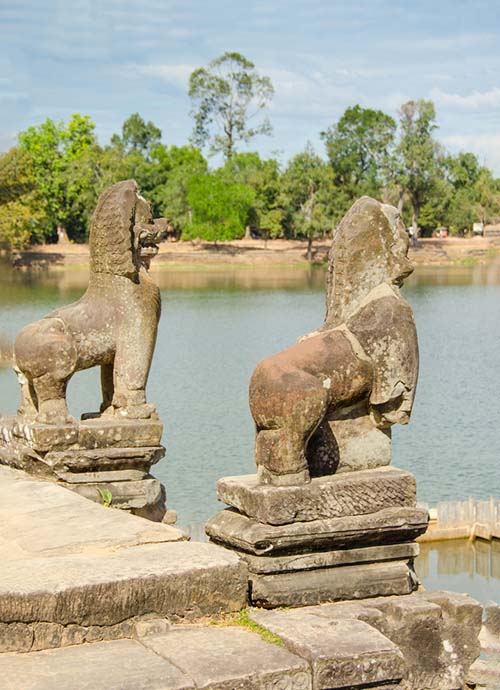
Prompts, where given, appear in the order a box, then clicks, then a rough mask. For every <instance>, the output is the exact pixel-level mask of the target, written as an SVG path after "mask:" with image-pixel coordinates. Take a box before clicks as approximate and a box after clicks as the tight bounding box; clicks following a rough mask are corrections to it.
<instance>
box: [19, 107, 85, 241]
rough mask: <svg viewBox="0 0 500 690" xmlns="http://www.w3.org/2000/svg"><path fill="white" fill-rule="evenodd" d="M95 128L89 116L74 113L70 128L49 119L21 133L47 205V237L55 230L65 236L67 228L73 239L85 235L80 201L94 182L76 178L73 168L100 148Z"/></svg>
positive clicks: (39, 188)
mask: <svg viewBox="0 0 500 690" xmlns="http://www.w3.org/2000/svg"><path fill="white" fill-rule="evenodd" d="M94 129H95V125H94V123H93V122H92V120H91V119H90V117H89V116H88V115H79V114H75V115H72V116H71V119H70V120H69V122H68V124H67V125H64V123H63V122H59V123H56V122H54V121H53V120H51V119H50V118H47V119H46V120H45V122H43V123H42V124H41V125H38V126H35V127H29V128H28V129H27V130H26V131H25V132H21V133H20V134H19V145H20V148H21V149H22V150H24V151H26V152H27V153H28V154H29V156H30V158H31V162H32V169H33V176H34V178H35V182H36V187H37V190H38V193H39V195H40V197H41V198H42V199H43V202H44V205H45V209H46V216H47V224H48V227H46V228H45V234H46V235H47V236H48V235H50V233H51V232H52V231H53V229H54V227H57V232H58V235H61V234H65V233H66V229H67V228H68V227H70V228H71V230H72V234H73V235H74V236H78V235H79V234H82V233H84V232H85V227H84V226H83V225H82V218H81V215H80V213H79V200H80V197H81V195H82V194H84V193H85V191H86V185H89V184H90V185H91V184H92V183H93V180H92V178H91V176H86V177H84V178H81V177H77V178H75V177H74V176H73V166H75V165H76V164H77V163H78V161H79V159H80V158H81V156H83V155H84V154H85V153H87V152H89V150H90V149H92V148H93V147H96V146H97V141H96V138H95V134H94ZM70 181H71V183H70ZM75 204H76V207H75Z"/></svg>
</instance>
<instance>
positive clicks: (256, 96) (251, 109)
mask: <svg viewBox="0 0 500 690" xmlns="http://www.w3.org/2000/svg"><path fill="white" fill-rule="evenodd" d="M273 94H274V89H273V86H272V84H271V80H270V79H269V78H268V77H262V76H260V75H259V74H258V73H257V72H256V71H255V65H254V64H253V62H251V61H250V60H247V59H246V58H245V57H243V55H240V53H234V52H228V53H224V55H221V56H220V57H218V58H216V59H215V60H212V62H210V64H209V65H208V67H200V68H198V69H196V70H194V72H192V73H191V76H190V77H189V96H190V98H191V100H192V102H193V110H192V113H191V114H192V115H193V117H194V122H195V125H194V130H193V137H192V140H193V143H194V144H195V146H199V147H200V148H202V147H203V146H205V144H207V143H208V142H209V144H210V153H212V154H215V153H222V154H223V155H224V157H225V158H226V159H229V158H231V157H232V156H233V154H234V152H235V146H236V143H237V142H238V141H244V142H248V141H250V140H251V139H253V138H254V137H255V136H257V135H258V134H270V133H271V125H270V123H269V121H268V120H267V119H264V120H262V121H261V122H260V124H256V125H255V126H253V127H250V126H249V121H250V119H251V118H253V117H254V116H255V115H257V113H259V112H260V111H261V110H262V109H263V108H265V107H266V106H267V104H268V103H269V101H270V100H271V98H272V96H273Z"/></svg>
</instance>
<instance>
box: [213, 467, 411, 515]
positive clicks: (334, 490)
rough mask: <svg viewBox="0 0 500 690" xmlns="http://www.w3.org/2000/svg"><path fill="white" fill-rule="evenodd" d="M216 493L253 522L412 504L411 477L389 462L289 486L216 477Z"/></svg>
mask: <svg viewBox="0 0 500 690" xmlns="http://www.w3.org/2000/svg"><path fill="white" fill-rule="evenodd" d="M217 496H218V498H219V500H220V501H222V502H223V503H226V504H227V505H229V506H231V507H233V508H236V509H237V510H238V511H239V512H240V513H243V514H244V515H247V516H248V517H251V518H254V519H255V520H257V521H258V522H262V523H266V524H269V525H284V524H289V523H292V522H309V521H311V520H325V519H328V518H338V517H347V516H353V515H366V514H368V513H376V512H377V511H379V510H383V509H384V508H395V507H415V504H416V483H415V477H414V476H413V475H412V474H411V473H410V472H405V471H403V470H399V469H397V468H395V467H381V468H378V469H371V470H363V471H359V472H348V473H344V474H337V475H331V476H326V477H318V478H316V479H313V480H312V481H311V482H310V483H309V484H302V485H295V486H271V485H269V484H261V483H259V480H258V477H257V475H252V474H250V475H243V476H239V477H225V478H224V479H220V480H219V482H218V483H217Z"/></svg>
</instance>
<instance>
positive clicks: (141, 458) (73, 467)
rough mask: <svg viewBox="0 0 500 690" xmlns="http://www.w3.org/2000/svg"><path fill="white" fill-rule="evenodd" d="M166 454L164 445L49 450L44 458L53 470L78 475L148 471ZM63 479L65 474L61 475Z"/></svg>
mask: <svg viewBox="0 0 500 690" xmlns="http://www.w3.org/2000/svg"><path fill="white" fill-rule="evenodd" d="M164 455H165V448H163V446H155V447H153V448H148V447H142V448H120V447H119V448H114V447H108V448H95V449H91V450H89V449H86V448H82V449H80V450H67V451H53V452H48V453H47V454H46V455H45V456H44V458H43V460H44V462H45V463H46V464H47V465H49V466H50V467H51V468H53V470H54V472H55V473H56V474H57V475H58V476H61V474H60V473H63V472H67V473H70V472H71V473H72V474H78V473H81V472H96V471H103V472H104V471H116V470H123V471H125V470H131V471H133V470H135V471H138V472H141V471H146V472H147V471H148V470H149V468H150V467H151V465H154V464H156V463H157V462H158V461H159V460H161V459H162V458H163V456H164ZM62 478H64V477H62Z"/></svg>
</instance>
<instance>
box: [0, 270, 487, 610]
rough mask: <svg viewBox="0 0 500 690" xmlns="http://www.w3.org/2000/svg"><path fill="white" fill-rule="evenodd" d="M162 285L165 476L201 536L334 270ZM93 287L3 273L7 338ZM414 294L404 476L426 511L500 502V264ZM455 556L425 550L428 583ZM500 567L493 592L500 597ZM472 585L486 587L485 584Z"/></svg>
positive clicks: (432, 280)
mask: <svg viewBox="0 0 500 690" xmlns="http://www.w3.org/2000/svg"><path fill="white" fill-rule="evenodd" d="M155 276H156V279H157V280H158V282H159V284H160V286H161V288H162V298H163V316H162V320H161V322H160V329H159V337H158V344H157V348H156V353H155V358H154V362H153V366H152V372H151V376H150V382H149V390H148V397H149V399H150V400H151V401H152V402H154V403H155V404H156V406H157V408H158V411H159V413H160V416H161V418H162V420H163V421H164V424H165V435H164V441H163V442H164V444H165V445H166V447H167V457H166V458H165V459H164V460H163V461H162V462H161V463H160V464H159V465H158V466H157V467H156V472H155V473H156V475H157V476H158V477H159V478H160V479H161V480H162V481H163V482H164V483H165V484H166V487H167V495H168V505H169V507H171V508H175V509H176V510H177V511H178V514H179V523H180V524H181V525H189V524H193V523H195V524H196V523H200V522H203V521H204V520H205V519H206V518H207V517H209V516H210V515H212V514H213V513H214V512H215V511H216V510H218V509H219V508H220V505H218V504H217V501H216V499H215V484H216V481H217V479H218V478H219V477H221V476H224V475H228V474H229V475H231V474H243V473H248V472H253V467H254V466H253V457H252V445H253V426H252V420H251V417H250V413H249V410H248V398H247V387H248V381H249V378H250V375H251V373H252V370H253V368H254V367H255V365H256V363H257V362H258V361H259V360H260V359H262V358H263V357H265V356H267V355H269V354H272V353H273V352H277V351H278V350H280V349H282V348H284V347H286V346H288V345H290V344H291V343H293V342H294V340H295V339H296V338H297V337H298V336H300V335H302V334H304V333H306V332H308V331H310V330H312V329H314V328H316V327H317V326H318V325H320V324H321V322H322V320H323V315H324V272H323V269H321V268H314V267H313V268H307V267H306V268H284V267H279V266H278V267H273V266H269V267H265V268H262V267H259V268H257V267H256V268H246V267H239V268H237V267H236V268H233V267H227V268H224V269H219V268H210V269H201V268H199V269H196V270H192V269H188V268H185V269H181V270H179V269H175V270H173V269H168V268H163V269H161V271H158V272H156V274H155ZM85 286H86V274H85V272H84V271H82V270H79V269H67V270H66V271H65V272H62V273H54V274H51V275H36V274H35V275H33V274H32V275H22V274H12V273H10V272H9V271H6V270H4V271H1V272H0V306H1V309H2V321H1V325H0V331H1V332H2V333H3V334H7V335H9V336H10V337H13V336H14V335H15V333H16V332H17V331H18V330H19V329H20V328H21V327H22V326H24V325H25V324H27V323H29V322H30V321H33V320H34V319H37V318H39V317H41V316H43V315H44V314H45V313H46V312H47V311H49V310H51V309H54V308H56V307H58V306H59V305H62V304H67V303H69V302H71V301H73V300H75V299H78V297H79V296H80V295H81V294H82V292H83V290H84V289H85ZM404 292H405V296H406V298H407V299H408V300H409V301H410V303H411V305H412V307H413V310H414V313H415V318H416V321H417V328H418V333H419V341H420V355H421V360H420V366H421V369H420V378H419V384H418V386H419V388H418V392H417V397H416V402H415V406H414V411H413V415H412V420H411V423H410V425H409V426H407V427H395V428H394V431H393V439H394V443H393V464H395V465H396V466H398V467H402V468H407V469H409V470H411V471H412V472H413V473H414V474H415V475H416V477H417V482H418V494H419V499H420V500H421V501H424V502H427V503H429V504H435V503H437V502H438V501H440V500H460V499H464V498H466V497H467V496H469V495H471V496H474V497H475V498H487V497H488V496H490V495H495V496H497V497H498V498H500V473H499V472H498V465H499V460H500V437H499V433H498V431H499V429H500V347H499V344H500V318H499V316H500V314H499V305H500V266H499V265H492V266H490V267H474V268H433V269H420V270H417V272H416V273H415V274H414V275H413V276H412V278H411V279H410V280H409V281H408V284H407V286H406V287H405V289H404ZM68 397H69V405H70V409H71V411H72V412H73V414H75V415H78V414H80V413H81V412H84V411H89V410H95V409H97V407H98V404H99V376H98V372H97V371H88V372H82V373H79V374H77V375H76V376H75V377H74V379H73V380H72V382H71V384H70V388H69V395H68ZM18 400H19V395H18V389H17V382H16V380H15V377H14V375H13V374H12V373H11V372H10V371H9V370H2V371H0V410H1V411H2V412H4V413H14V412H15V410H16V407H17V405H18ZM476 545H477V542H476ZM450 548H451V551H449V552H446V553H447V554H448V555H446V557H445V556H443V555H442V552H441V551H439V552H438V551H437V550H430V551H429V550H427V551H426V554H425V557H421V558H420V565H419V567H420V568H421V572H422V573H423V574H424V581H425V582H426V583H428V581H433V578H436V577H440V578H441V585H440V586H441V587H442V586H443V581H442V572H441V571H443V569H445V566H444V565H442V564H443V563H445V562H447V563H448V562H451V561H450V559H451V556H449V553H452V552H453V553H454V554H456V553H457V547H456V543H454V544H453V545H452V546H451V547H450ZM470 548H471V547H470V545H466V546H465V547H464V549H463V550H462V551H461V552H460V553H462V554H465V555H464V556H463V558H462V557H461V556H460V558H462V561H463V562H464V563H465V561H467V563H468V566H467V568H465V569H464V570H463V571H457V572H456V573H455V570H457V568H458V566H456V567H455V566H453V567H454V568H455V570H453V569H452V572H451V573H450V578H451V579H450V584H449V586H450V588H452V587H453V581H454V580H453V578H455V577H456V578H459V581H460V582H463V581H466V580H467V578H470V577H471V572H472V571H474V572H476V571H475V566H474V568H472V566H470V562H472V561H470V559H471V558H472V556H471V555H470ZM477 548H478V547H477V546H476V549H477ZM467 549H469V550H467ZM443 553H444V552H443ZM453 558H455V556H453ZM456 558H458V556H456ZM475 558H476V560H475V561H474V563H476V561H477V560H478V556H477V553H476V555H475ZM480 558H482V556H481V557H480ZM495 558H497V556H495ZM443 559H444V560H443ZM467 559H469V560H467ZM498 560H499V561H500V555H499V556H498ZM462 561H460V563H462ZM483 561H484V558H483ZM457 562H458V561H457ZM481 562H482V561H481ZM492 562H493V561H492ZM496 562H497V561H496V560H495V567H493V566H491V567H490V570H489V571H488V573H489V574H488V578H489V580H488V582H493V585H494V587H493V588H495V587H496V590H497V591H498V589H499V581H498V580H497V578H498V577H499V570H500V566H499V565H496ZM440 563H441V565H440ZM460 567H462V566H460ZM471 568H472V570H471ZM483 571H484V568H483ZM439 572H441V574H439ZM492 573H494V574H492ZM485 577H486V576H485ZM475 578H476V579H475V580H474V582H475V583H476V584H477V585H478V586H481V582H483V581H482V580H481V578H483V575H481V574H480V573H479V574H478V573H476V576H475ZM464 579H465V580H464ZM483 580H484V582H486V580H485V579H484V578H483ZM484 582H483V584H484ZM478 583H479V584H478ZM493 585H492V586H493ZM458 589H460V587H458ZM462 589H463V587H462ZM486 590H488V587H487V586H486V585H485V591H486ZM466 591H471V589H470V587H469V589H467V590H466ZM488 591H489V590H488ZM481 598H483V599H484V597H481ZM497 598H499V597H498V595H497Z"/></svg>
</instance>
